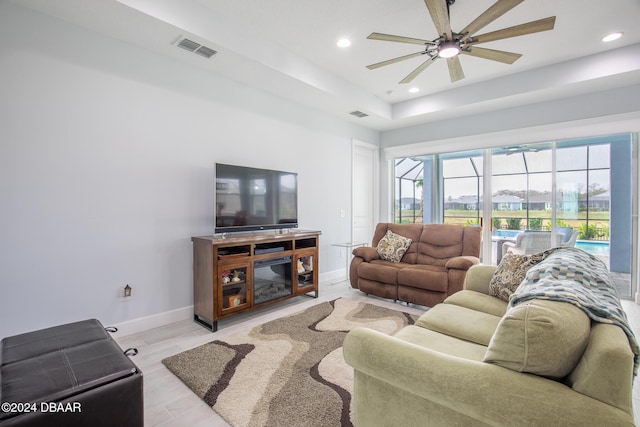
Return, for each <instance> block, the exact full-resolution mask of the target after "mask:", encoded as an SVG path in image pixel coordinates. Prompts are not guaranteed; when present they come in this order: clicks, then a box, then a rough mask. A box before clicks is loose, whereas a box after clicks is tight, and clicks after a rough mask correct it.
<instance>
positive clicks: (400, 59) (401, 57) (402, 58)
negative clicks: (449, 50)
mask: <svg viewBox="0 0 640 427" xmlns="http://www.w3.org/2000/svg"><path fill="white" fill-rule="evenodd" d="M425 53H426V52H425V51H421V52H416V53H410V54H409V55H404V56H399V57H397V58H393V59H388V60H386V61H382V62H378V63H376V64H371V65H367V68H368V69H370V70H375V69H376V68H380V67H384V66H385V65H390V64H395V63H396V62H400V61H404V60H405V59H410V58H415V57H416V56H421V55H424V54H425Z"/></svg>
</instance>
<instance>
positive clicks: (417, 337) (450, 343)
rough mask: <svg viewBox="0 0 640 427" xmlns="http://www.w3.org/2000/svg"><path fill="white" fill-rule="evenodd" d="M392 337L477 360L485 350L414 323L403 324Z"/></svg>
mask: <svg viewBox="0 0 640 427" xmlns="http://www.w3.org/2000/svg"><path fill="white" fill-rule="evenodd" d="M394 337H395V338H398V339H401V340H403V341H406V342H410V343H412V344H416V345H419V346H420V347H424V348H428V349H430V350H434V351H438V352H440V353H445V354H448V355H451V356H456V357H462V358H465V359H469V360H475V361H478V362H480V361H482V358H483V357H484V355H485V353H486V351H487V347H485V346H483V345H480V344H476V343H472V342H469V341H464V340H461V339H458V338H454V337H451V336H449V335H445V334H441V333H439V332H435V331H432V330H430V329H426V328H421V327H419V326H415V325H409V326H405V327H404V328H402V329H401V330H400V331H398V332H397V333H396V334H395V335H394Z"/></svg>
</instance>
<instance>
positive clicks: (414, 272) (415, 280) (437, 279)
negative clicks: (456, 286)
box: [398, 264, 449, 292]
mask: <svg viewBox="0 0 640 427" xmlns="http://www.w3.org/2000/svg"><path fill="white" fill-rule="evenodd" d="M398 284H399V285H404V286H411V287H413V288H419V289H427V290H430V291H437V292H447V289H448V288H449V275H448V274H447V269H446V268H444V267H437V266H435V265H418V264H416V265H410V266H407V267H406V268H403V269H402V270H400V271H398Z"/></svg>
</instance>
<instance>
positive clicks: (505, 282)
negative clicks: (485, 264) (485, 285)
mask: <svg viewBox="0 0 640 427" xmlns="http://www.w3.org/2000/svg"><path fill="white" fill-rule="evenodd" d="M544 258H545V255H544V252H543V253H539V254H533V255H516V254H512V253H511V252H507V253H506V254H505V255H504V256H503V257H502V260H501V261H500V264H499V265H498V268H497V269H496V271H495V273H494V274H493V277H492V278H491V282H489V295H491V296H494V297H496V298H500V299H502V300H504V301H509V297H510V296H511V294H512V293H513V292H514V291H515V290H516V288H517V287H518V286H520V283H521V282H522V281H523V280H524V277H525V275H526V274H527V270H529V269H530V268H531V267H533V266H534V265H536V264H538V263H539V262H540V261H542V260H543V259H544Z"/></svg>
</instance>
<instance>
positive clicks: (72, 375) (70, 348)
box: [0, 319, 144, 427]
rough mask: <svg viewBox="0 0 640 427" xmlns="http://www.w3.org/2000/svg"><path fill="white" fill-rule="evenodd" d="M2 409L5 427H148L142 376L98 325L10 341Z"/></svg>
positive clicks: (4, 350) (2, 367) (2, 373)
mask: <svg viewBox="0 0 640 427" xmlns="http://www.w3.org/2000/svg"><path fill="white" fill-rule="evenodd" d="M0 405H1V407H0V426H2V427H8V426H65V427H66V426H91V427H97V426H132V427H133V426H139V427H142V426H143V425H144V409H143V397H142V372H141V371H140V370H139V369H138V368H137V367H136V365H135V364H134V363H133V362H131V360H130V359H129V357H128V356H127V355H125V354H124V353H123V351H122V349H121V348H120V346H118V344H117V343H116V342H115V341H114V340H113V339H112V338H111V336H110V335H109V333H107V332H106V331H105V329H104V327H103V326H102V324H101V323H100V322H99V321H98V320H95V319H91V320H84V321H81V322H76V323H69V324H66V325H60V326H55V327H52V328H48V329H42V330H40V331H34V332H29V333H26V334H21V335H16V336H13V337H7V338H4V339H3V340H2V342H0Z"/></svg>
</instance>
